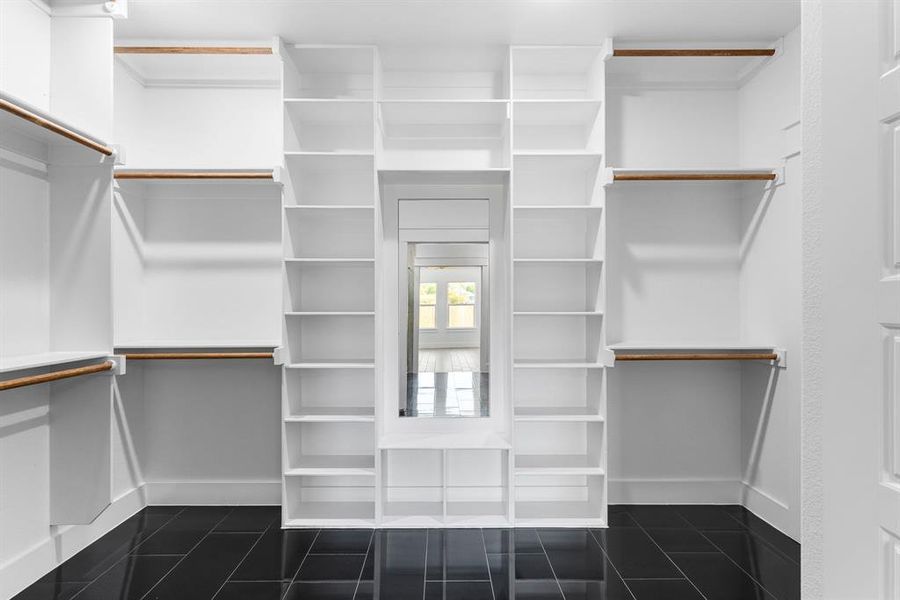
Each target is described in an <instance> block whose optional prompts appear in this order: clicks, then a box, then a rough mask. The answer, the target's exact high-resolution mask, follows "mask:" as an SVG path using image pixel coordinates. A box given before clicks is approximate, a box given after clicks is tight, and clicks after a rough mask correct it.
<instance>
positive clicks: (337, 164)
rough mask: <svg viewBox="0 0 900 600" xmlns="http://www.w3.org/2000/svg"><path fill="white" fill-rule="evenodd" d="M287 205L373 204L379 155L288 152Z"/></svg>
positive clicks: (285, 197) (285, 188)
mask: <svg viewBox="0 0 900 600" xmlns="http://www.w3.org/2000/svg"><path fill="white" fill-rule="evenodd" d="M284 166H285V168H284V174H283V179H284V201H285V205H286V206H373V205H374V198H375V157H374V155H365V154H328V153H323V154H315V153H313V154H287V155H285V157H284Z"/></svg>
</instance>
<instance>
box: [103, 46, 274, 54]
mask: <svg viewBox="0 0 900 600" xmlns="http://www.w3.org/2000/svg"><path fill="white" fill-rule="evenodd" d="M115 53H116V54H272V49H271V48H266V47H264V46H116V47H115Z"/></svg>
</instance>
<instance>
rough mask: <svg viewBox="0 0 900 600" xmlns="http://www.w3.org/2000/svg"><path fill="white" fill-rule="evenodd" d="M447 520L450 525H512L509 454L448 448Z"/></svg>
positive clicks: (496, 451)
mask: <svg viewBox="0 0 900 600" xmlns="http://www.w3.org/2000/svg"><path fill="white" fill-rule="evenodd" d="M444 452H445V453H446V456H445V460H446V481H445V488H446V489H445V495H446V499H447V504H446V512H445V515H444V521H445V523H446V524H447V525H450V526H456V527H460V526H488V527H490V526H503V525H506V524H508V523H509V479H510V478H509V466H510V465H509V451H508V450H485V449H472V450H470V449H448V450H445V451H444Z"/></svg>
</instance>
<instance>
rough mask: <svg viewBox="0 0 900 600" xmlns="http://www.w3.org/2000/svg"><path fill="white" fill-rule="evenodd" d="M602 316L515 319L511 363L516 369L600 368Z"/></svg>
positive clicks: (546, 316)
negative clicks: (561, 365) (542, 366)
mask: <svg viewBox="0 0 900 600" xmlns="http://www.w3.org/2000/svg"><path fill="white" fill-rule="evenodd" d="M602 326H603V318H602V317H601V316H573V315H542V316H540V317H535V316H517V317H516V319H515V322H514V330H513V331H514V335H513V361H514V362H515V365H516V366H519V367H527V366H541V365H547V366H550V365H553V364H570V365H584V366H592V365H593V366H600V361H601V351H602V350H603V340H602V338H601V329H602Z"/></svg>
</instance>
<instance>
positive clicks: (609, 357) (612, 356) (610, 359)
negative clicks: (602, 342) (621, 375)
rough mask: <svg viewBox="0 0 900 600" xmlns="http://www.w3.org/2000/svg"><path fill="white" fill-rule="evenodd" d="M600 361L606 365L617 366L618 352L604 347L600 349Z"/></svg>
mask: <svg viewBox="0 0 900 600" xmlns="http://www.w3.org/2000/svg"><path fill="white" fill-rule="evenodd" d="M599 362H600V364H602V365H603V366H604V367H615V366H616V353H615V352H614V351H612V350H610V349H608V348H604V349H603V350H601V351H600V357H599Z"/></svg>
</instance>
